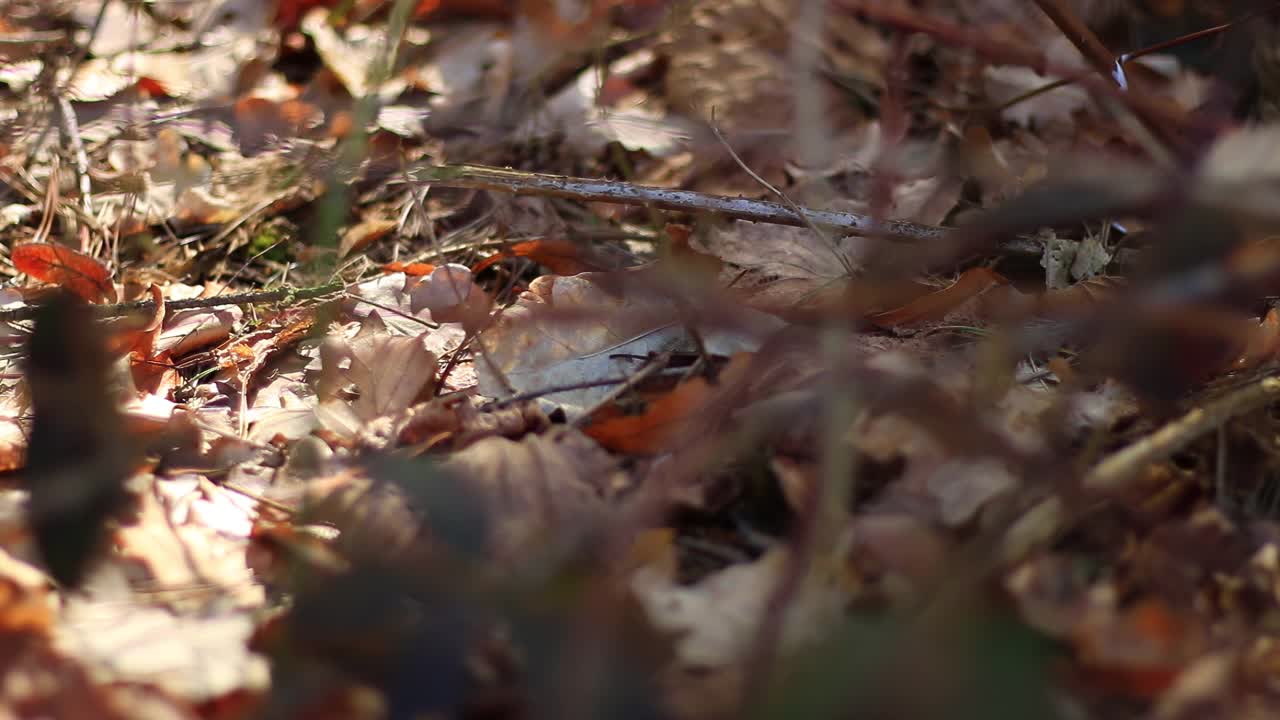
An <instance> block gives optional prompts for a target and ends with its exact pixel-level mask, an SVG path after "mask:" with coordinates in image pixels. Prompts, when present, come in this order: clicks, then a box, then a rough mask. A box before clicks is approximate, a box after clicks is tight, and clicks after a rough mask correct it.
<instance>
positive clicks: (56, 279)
mask: <svg viewBox="0 0 1280 720" xmlns="http://www.w3.org/2000/svg"><path fill="white" fill-rule="evenodd" d="M10 257H11V258H12V260H13V265H14V267H16V268H18V269H19V270H21V271H22V272H24V273H26V274H28V275H30V276H31V277H33V278H35V279H37V280H40V281H42V282H47V283H52V284H54V285H59V286H61V287H63V288H66V289H67V290H70V291H71V292H72V293H74V294H75V295H76V296H77V297H79V298H80V299H82V300H84V301H86V302H91V303H96V302H101V301H102V300H103V299H107V300H111V301H113V302H114V301H115V299H116V287H115V285H114V284H112V282H111V271H109V270H107V267H106V266H105V265H103V264H102V263H100V262H98V261H97V260H95V259H94V258H91V257H89V256H88V255H85V254H83V253H78V252H76V251H75V250H72V249H71V248H69V247H67V246H65V245H58V244H56V243H26V244H23V245H15V246H14V248H13V251H12V252H11V253H10Z"/></svg>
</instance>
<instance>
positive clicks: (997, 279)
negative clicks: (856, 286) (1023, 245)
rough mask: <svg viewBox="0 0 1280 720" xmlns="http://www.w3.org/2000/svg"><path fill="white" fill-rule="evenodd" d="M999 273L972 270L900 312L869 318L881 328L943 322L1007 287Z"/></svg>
mask: <svg viewBox="0 0 1280 720" xmlns="http://www.w3.org/2000/svg"><path fill="white" fill-rule="evenodd" d="M1008 282H1009V281H1008V280H1006V279H1005V278H1004V277H1003V276H1002V275H1000V274H999V273H997V272H995V271H993V270H991V269H989V268H984V267H975V268H969V269H968V270H965V271H964V272H962V273H960V277H958V278H956V281H955V282H954V283H952V284H950V285H948V286H947V287H945V288H943V289H941V290H938V291H936V292H932V293H929V294H928V295H925V296H924V297H921V298H918V299H916V300H913V301H911V302H909V303H907V304H906V305H903V306H902V307H900V308H895V309H893V310H888V311H885V312H881V313H876V314H874V315H871V316H870V317H868V318H867V320H869V321H870V322H872V323H875V324H876V325H879V326H880V327H885V328H891V327H898V326H901V325H912V324H915V323H919V322H924V321H926V320H940V319H941V318H942V317H943V316H945V315H946V314H947V313H948V312H950V311H952V310H954V309H956V308H958V307H960V305H961V304H962V303H964V302H965V301H967V300H970V299H972V298H975V297H977V296H978V295H981V294H982V293H984V292H986V291H987V290H990V289H991V288H993V287H997V286H999V285H1007V284H1008Z"/></svg>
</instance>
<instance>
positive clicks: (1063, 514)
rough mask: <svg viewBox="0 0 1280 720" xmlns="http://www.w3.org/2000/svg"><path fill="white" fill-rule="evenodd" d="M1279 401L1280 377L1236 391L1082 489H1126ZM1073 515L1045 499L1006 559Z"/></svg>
mask: <svg viewBox="0 0 1280 720" xmlns="http://www.w3.org/2000/svg"><path fill="white" fill-rule="evenodd" d="M1277 400H1280V376H1276V375H1268V376H1266V377H1263V378H1261V379H1259V380H1254V381H1252V382H1250V383H1248V384H1246V385H1243V386H1241V387H1238V388H1235V389H1234V390H1231V391H1230V392H1228V393H1227V394H1225V395H1223V396H1221V397H1218V398H1215V399H1213V400H1210V401H1209V402H1207V403H1205V404H1204V405H1201V406H1200V407H1197V408H1195V409H1193V410H1191V411H1190V412H1188V413H1186V414H1185V415H1183V416H1182V417H1180V418H1178V419H1177V420H1174V421H1172V422H1170V423H1169V424H1167V425H1165V426H1164V427H1162V428H1160V429H1159V430H1157V431H1156V432H1154V433H1152V434H1151V435H1148V436H1147V437H1145V438H1143V439H1142V440H1139V441H1137V442H1135V443H1133V444H1132V445H1129V446H1128V447H1125V448H1123V449H1121V450H1118V451H1116V452H1115V453H1113V454H1111V455H1109V456H1107V457H1106V458H1105V459H1103V461H1102V462H1100V463H1098V464H1097V465H1096V466H1095V467H1094V468H1093V470H1091V471H1090V472H1089V474H1087V475H1085V477H1084V479H1083V480H1082V481H1081V486H1082V487H1083V488H1084V490H1086V491H1088V492H1089V493H1090V494H1107V493H1116V492H1119V491H1121V490H1124V489H1125V487H1126V486H1127V485H1128V484H1129V482H1130V481H1131V480H1132V479H1133V478H1134V477H1135V476H1137V475H1138V474H1139V473H1140V472H1141V471H1142V469H1143V468H1145V467H1147V466H1148V465H1150V464H1152V463H1155V462H1159V461H1161V460H1164V459H1166V458H1168V457H1170V456H1172V455H1173V454H1174V453H1176V452H1178V451H1179V450H1181V449H1182V448H1184V447H1186V446H1187V445H1189V444H1191V443H1192V442H1194V441H1195V440H1196V439H1198V438H1200V437H1201V436H1203V435H1205V434H1207V433H1209V432H1212V431H1213V430H1214V429H1216V428H1219V427H1222V426H1223V425H1224V424H1225V423H1226V422H1228V421H1229V420H1231V419H1232V418H1235V417H1239V416H1240V415H1244V414H1246V413H1250V412H1253V411H1255V410H1258V409H1261V408H1264V407H1266V406H1267V405H1268V404H1269V403H1272V402H1275V401H1277ZM1074 517H1075V516H1074V515H1073V514H1072V513H1071V512H1069V511H1068V510H1067V503H1066V502H1064V500H1063V497H1062V496H1060V495H1058V494H1054V495H1050V496H1049V497H1047V498H1045V499H1043V500H1041V501H1040V502H1039V503H1037V504H1036V505H1034V506H1033V507H1032V508H1031V509H1029V510H1028V511H1027V512H1025V513H1024V514H1023V515H1022V517H1021V518H1019V519H1018V520H1017V521H1016V522H1014V523H1013V524H1012V525H1011V526H1010V528H1009V529H1008V530H1007V531H1006V532H1005V534H1004V541H1003V548H1002V556H1003V559H1004V560H1005V561H1006V562H1010V563H1012V562H1017V561H1019V560H1020V559H1022V558H1023V557H1025V556H1026V554H1027V553H1028V552H1030V551H1031V550H1033V549H1034V548H1036V547H1039V546H1042V545H1043V544H1044V543H1046V542H1048V541H1050V540H1051V539H1052V538H1054V537H1057V536H1058V535H1059V534H1061V533H1062V532H1063V531H1064V530H1065V529H1066V528H1067V527H1068V526H1069V525H1070V524H1071V523H1072V522H1074Z"/></svg>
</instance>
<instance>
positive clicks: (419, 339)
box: [320, 315, 436, 420]
mask: <svg viewBox="0 0 1280 720" xmlns="http://www.w3.org/2000/svg"><path fill="white" fill-rule="evenodd" d="M428 334H429V333H423V334H421V335H418V336H414V337H404V336H400V335H392V334H390V333H389V332H387V330H386V327H385V326H384V325H383V324H382V323H381V321H380V320H379V319H378V316H376V315H371V316H370V318H369V319H368V320H366V322H365V325H364V327H363V328H361V330H360V333H359V334H358V335H356V337H355V338H353V339H352V340H350V341H345V340H341V339H339V338H336V337H330V338H328V339H326V340H325V342H324V343H323V344H321V346H320V362H321V375H322V380H321V384H322V387H323V388H324V390H323V391H322V392H325V391H328V392H333V391H336V390H337V389H339V388H338V385H339V383H343V384H350V385H354V386H355V389H356V391H357V392H358V393H359V394H358V396H357V397H356V399H355V400H353V401H352V403H351V410H352V411H353V412H355V414H356V415H357V416H358V417H359V418H361V419H364V420H372V419H374V418H379V417H385V416H388V415H394V414H397V413H400V412H403V411H404V410H405V409H407V408H408V407H409V406H410V405H412V404H413V401H414V399H415V398H417V397H418V395H419V394H420V393H422V392H423V390H424V389H426V388H427V386H428V384H429V383H431V382H432V381H433V380H434V379H435V376H436V356H435V353H432V352H431V351H430V350H428V349H427V347H426V345H425V343H424V341H425V340H426V338H427V335H428Z"/></svg>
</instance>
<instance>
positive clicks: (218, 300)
mask: <svg viewBox="0 0 1280 720" xmlns="http://www.w3.org/2000/svg"><path fill="white" fill-rule="evenodd" d="M345 289H346V285H345V284H343V283H340V282H338V283H330V284H328V285H319V286H316V287H308V288H281V289H279V290H263V291H260V292H247V293H238V294H235V295H218V296H214V297H207V298H191V299H188V300H170V301H167V302H165V309H166V310H169V311H175V310H191V309H194V308H207V307H221V306H224V305H257V304H261V303H271V302H280V301H282V300H288V301H295V300H314V299H315V298H320V297H324V296H326V295H334V294H337V293H340V292H342V291H343V290H345ZM154 309H155V303H153V302H151V301H150V300H136V301H134V302H125V303H115V304H112V305H94V306H93V310H94V314H96V315H97V316H98V317H101V318H111V317H120V316H122V315H128V314H130V313H135V312H140V311H151V310H154ZM36 312H37V307H36V306H35V305H23V306H22V307H17V308H13V309H11V310H0V322H15V321H19V320H31V319H33V318H34V317H35V316H36Z"/></svg>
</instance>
